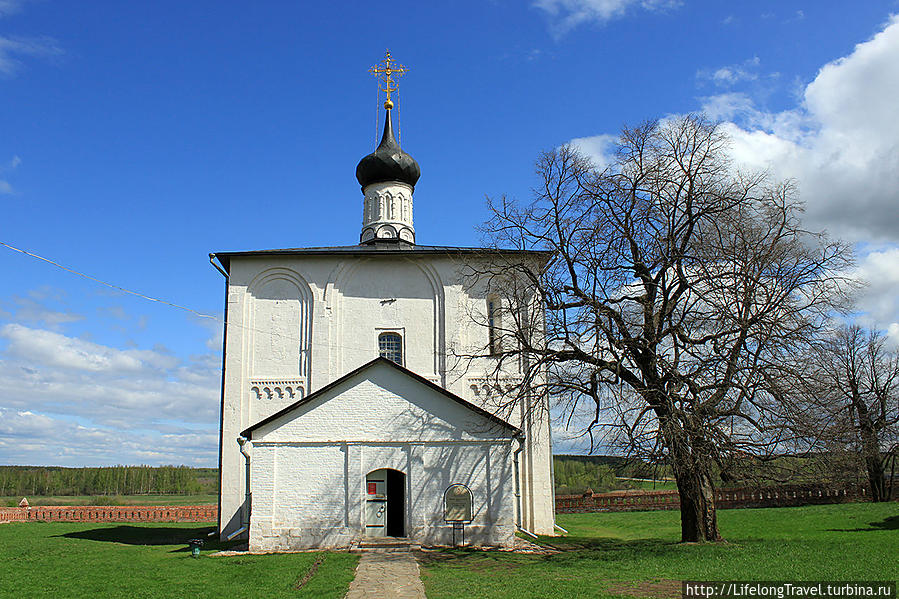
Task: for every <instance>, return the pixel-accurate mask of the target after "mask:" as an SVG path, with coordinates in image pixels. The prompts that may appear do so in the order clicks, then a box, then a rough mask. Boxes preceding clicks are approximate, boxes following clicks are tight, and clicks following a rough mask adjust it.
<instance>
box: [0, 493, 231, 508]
mask: <svg viewBox="0 0 899 599" xmlns="http://www.w3.org/2000/svg"><path fill="white" fill-rule="evenodd" d="M21 500H22V498H21V497H0V506H7V507H14V506H17V505H19V502H20V501H21ZM218 500H219V497H218V495H69V496H63V495H60V496H55V497H40V496H39V497H28V503H29V504H30V505H210V504H216V503H218Z"/></svg>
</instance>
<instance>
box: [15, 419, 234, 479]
mask: <svg viewBox="0 0 899 599" xmlns="http://www.w3.org/2000/svg"><path fill="white" fill-rule="evenodd" d="M61 439H64V440H65V443H60V440H61ZM217 442H218V437H217V435H216V432H215V429H214V428H213V429H210V430H209V431H198V430H192V429H187V428H181V429H178V430H177V431H174V432H171V433H167V434H163V435H154V434H152V433H147V432H141V431H138V432H135V431H129V432H126V433H123V432H121V431H118V430H115V429H111V428H103V427H93V426H83V425H81V424H78V423H77V422H72V421H70V420H67V419H65V418H58V417H52V416H48V415H47V414H42V413H36V412H34V411H32V410H13V409H7V408H0V456H2V459H3V463H4V464H20V465H33V464H52V465H60V466H82V465H85V464H88V465H92V466H109V465H115V464H123V463H124V464H154V465H158V464H176V465H180V464H185V465H190V466H209V465H212V464H215V462H216V457H217V455H216V448H217Z"/></svg>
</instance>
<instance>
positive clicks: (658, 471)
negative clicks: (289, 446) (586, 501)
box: [553, 455, 667, 495]
mask: <svg viewBox="0 0 899 599" xmlns="http://www.w3.org/2000/svg"><path fill="white" fill-rule="evenodd" d="M553 468H554V474H555V480H556V493H557V494H559V495H569V494H577V493H583V492H584V491H586V490H587V489H592V490H593V491H595V492H596V493H603V492H606V491H615V490H619V489H633V488H643V487H644V485H640V484H637V483H635V482H633V481H630V480H627V479H644V480H648V479H656V478H662V477H664V476H665V475H666V474H667V470H666V469H664V468H660V467H657V466H653V465H652V464H647V463H646V462H642V461H640V460H635V459H630V458H623V457H617V456H602V455H556V456H553Z"/></svg>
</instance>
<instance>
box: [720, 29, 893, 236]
mask: <svg viewBox="0 0 899 599" xmlns="http://www.w3.org/2000/svg"><path fill="white" fill-rule="evenodd" d="M896 98H899V16H896V17H892V18H891V20H890V21H889V23H888V24H887V25H886V26H885V27H884V29H883V30H882V31H881V32H880V33H878V34H877V35H875V36H874V37H873V38H872V39H871V40H869V41H866V42H864V43H860V44H858V45H857V46H856V47H855V49H854V51H853V52H852V53H851V54H850V55H849V56H846V57H844V58H840V59H838V60H835V61H833V62H831V63H829V64H827V65H825V66H824V67H822V68H821V70H820V71H819V72H818V74H817V76H816V77H815V80H814V81H812V82H811V83H810V84H809V85H808V86H806V87H805V90H804V92H803V95H802V102H801V104H800V105H799V106H797V107H796V108H794V109H791V110H785V111H782V112H765V111H762V110H759V109H757V108H756V107H755V105H754V104H753V102H752V100H751V99H750V98H749V97H748V96H746V95H745V94H734V93H729V94H723V95H719V96H713V97H711V98H706V99H705V104H704V106H703V108H704V110H705V111H706V112H707V113H708V114H709V115H710V116H712V117H713V118H718V119H729V120H730V122H727V123H725V124H724V127H725V129H726V130H727V132H728V133H729V134H730V135H731V137H732V138H733V148H732V150H733V156H734V158H735V160H736V161H737V162H739V163H741V164H744V165H748V166H750V167H754V168H761V169H768V170H769V171H770V172H771V173H772V174H773V175H774V176H775V177H776V178H778V179H787V178H790V179H794V180H796V181H797V182H798V184H799V188H800V191H801V194H802V199H803V201H805V203H806V205H807V212H806V217H805V218H806V223H807V224H808V225H809V226H810V227H812V228H816V229H827V230H829V231H830V232H831V233H833V234H835V235H838V236H841V237H845V238H848V239H851V240H854V241H871V240H876V241H899V210H897V209H896V207H897V206H899V119H897V118H896V116H895V113H896Z"/></svg>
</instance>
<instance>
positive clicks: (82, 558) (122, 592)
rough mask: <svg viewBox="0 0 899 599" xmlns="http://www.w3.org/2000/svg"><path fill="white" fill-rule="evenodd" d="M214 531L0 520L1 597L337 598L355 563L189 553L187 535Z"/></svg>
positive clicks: (341, 557)
mask: <svg viewBox="0 0 899 599" xmlns="http://www.w3.org/2000/svg"><path fill="white" fill-rule="evenodd" d="M211 530H212V528H211V527H210V526H209V525H208V524H181V523H178V524H165V523H153V524H74V523H60V522H53V523H41V522H28V523H12V524H4V525H0V597H22V598H23V599H24V598H26V597H27V598H28V599H32V598H35V599H37V598H51V597H52V598H54V599H56V598H63V597H64V598H66V599H77V598H88V597H89V598H91V599H95V598H97V597H103V598H119V597H121V598H129V599H130V598H134V599H155V598H159V599H172V598H178V597H185V598H190V599H204V598H209V599H219V598H221V597H228V598H229V599H240V598H246V599H251V598H252V599H260V598H265V599H276V598H281V597H290V598H292V599H297V598H302V597H309V598H312V597H315V598H321V599H327V598H334V599H339V598H341V597H343V596H344V594H345V593H346V590H347V588H348V587H349V583H350V581H351V580H352V579H353V571H354V569H355V567H356V562H357V561H358V557H357V556H355V555H351V554H348V553H327V552H319V553H294V554H282V555H248V556H239V557H208V555H209V554H210V553H212V552H213V551H215V550H218V549H219V548H221V547H222V545H220V544H218V543H214V544H209V545H207V546H206V548H205V549H204V550H203V555H202V556H201V558H200V559H193V558H191V557H190V552H189V551H188V549H187V545H186V542H187V540H188V539H191V538H195V537H205V535H206V533H207V532H209V531H211ZM317 560H322V561H321V562H320V564H319V565H318V567H317V569H316V571H315V574H314V575H313V576H312V577H311V578H310V579H309V581H308V582H307V583H306V584H305V585H304V586H303V587H302V588H301V589H299V590H297V589H296V588H295V587H296V586H297V584H298V581H301V580H302V579H303V578H304V576H305V575H306V574H307V572H309V570H310V568H311V567H312V566H313V564H314V563H315V562H316V561H317Z"/></svg>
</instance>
